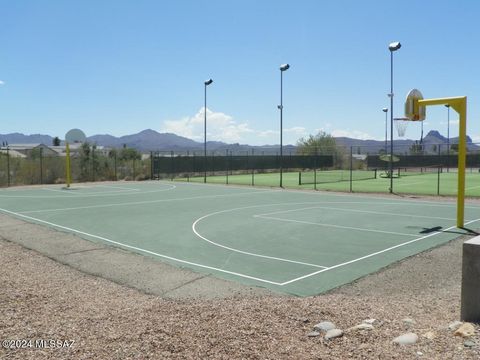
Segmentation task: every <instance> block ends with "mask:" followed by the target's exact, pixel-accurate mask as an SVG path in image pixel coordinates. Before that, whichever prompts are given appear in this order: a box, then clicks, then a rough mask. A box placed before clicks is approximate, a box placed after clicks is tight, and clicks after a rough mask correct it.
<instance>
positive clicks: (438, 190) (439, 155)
mask: <svg viewBox="0 0 480 360" xmlns="http://www.w3.org/2000/svg"><path fill="white" fill-rule="evenodd" d="M441 146H442V145H441V144H438V159H439V160H440V159H441V157H442V155H441V153H440V147H441ZM447 161H448V160H447ZM441 169H442V166H441V164H440V161H439V164H438V169H437V170H438V171H437V195H440V170H441Z"/></svg>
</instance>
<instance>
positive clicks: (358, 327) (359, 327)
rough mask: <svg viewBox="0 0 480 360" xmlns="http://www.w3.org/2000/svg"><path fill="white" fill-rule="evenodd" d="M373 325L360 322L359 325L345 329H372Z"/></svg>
mask: <svg viewBox="0 0 480 360" xmlns="http://www.w3.org/2000/svg"><path fill="white" fill-rule="evenodd" d="M373 329H374V327H373V325H372V324H365V323H362V324H359V325H355V326H353V327H351V328H348V329H347V331H355V330H373Z"/></svg>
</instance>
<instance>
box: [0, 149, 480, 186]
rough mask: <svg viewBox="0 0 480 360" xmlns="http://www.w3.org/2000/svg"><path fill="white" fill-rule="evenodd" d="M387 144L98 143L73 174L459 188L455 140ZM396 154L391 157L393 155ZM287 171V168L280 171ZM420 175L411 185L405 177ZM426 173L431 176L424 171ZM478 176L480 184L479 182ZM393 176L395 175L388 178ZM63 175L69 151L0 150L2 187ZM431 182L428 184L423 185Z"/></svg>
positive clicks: (479, 157)
mask: <svg viewBox="0 0 480 360" xmlns="http://www.w3.org/2000/svg"><path fill="white" fill-rule="evenodd" d="M388 145H389V144H386V146H381V145H380V146H379V145H372V146H363V145H361V146H342V145H337V146H335V147H312V148H308V149H303V150H302V151H300V150H299V149H298V148H295V147H291V146H289V147H285V148H284V151H283V154H282V156H280V154H279V151H278V150H279V149H278V147H272V148H271V149H265V148H262V150H257V149H254V150H252V149H248V150H244V149H240V150H239V149H236V150H232V149H221V150H216V151H208V153H207V156H205V154H204V152H203V151H201V150H198V151H187V150H181V151H155V152H150V153H146V154H143V155H142V157H141V158H140V157H138V158H132V159H125V158H121V157H120V156H117V151H112V152H108V151H105V150H103V151H95V149H93V148H92V151H91V152H90V153H89V154H87V155H85V154H84V156H78V155H75V154H74V155H73V156H72V161H71V162H72V178H73V181H74V182H85V181H105V180H109V181H115V180H145V179H168V180H180V181H197V182H209V183H224V184H240V185H260V186H270V187H278V186H280V184H282V186H283V187H293V188H302V189H309V188H311V189H319V190H332V191H357V192H385V193H388V192H390V185H391V184H390V183H392V184H393V189H394V192H399V193H422V194H429V195H454V194H455V191H456V187H455V183H456V177H457V166H458V165H457V162H458V158H457V157H458V152H457V150H458V146H457V145H456V144H449V145H447V144H428V145H425V144H418V143H413V144H412V143H410V144H401V143H397V142H396V143H394V152H393V154H390V153H389V151H390V148H389V146H388ZM390 160H391V161H390ZM466 160H467V161H466V163H467V195H469V191H470V190H469V189H478V195H477V193H476V192H475V191H477V190H472V191H471V193H470V195H471V196H480V145H477V144H473V143H468V152H467V159H466ZM280 174H281V175H280ZM420 175H421V176H422V177H421V178H419V179H418V180H415V181H414V183H413V185H412V186H410V185H409V184H407V182H406V179H408V178H412V179H415V178H414V176H420ZM424 175H426V176H424ZM477 177H478V184H477V182H476V181H477ZM389 179H392V180H391V181H389ZM64 182H65V157H64V156H54V155H51V154H49V155H46V154H42V152H40V153H35V154H26V155H25V156H22V157H19V156H13V155H12V154H11V153H9V151H8V148H7V149H5V148H2V149H1V151H0V187H8V186H17V185H31V184H54V183H59V184H62V183H64ZM422 183H425V184H427V185H425V186H424V188H421V187H422V186H423V185H422Z"/></svg>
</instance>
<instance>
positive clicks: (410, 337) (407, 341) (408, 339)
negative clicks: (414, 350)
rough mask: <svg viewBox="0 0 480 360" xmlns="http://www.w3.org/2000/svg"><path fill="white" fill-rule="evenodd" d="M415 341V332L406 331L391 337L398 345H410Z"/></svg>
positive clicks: (416, 339) (416, 338) (416, 337)
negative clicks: (393, 337)
mask: <svg viewBox="0 0 480 360" xmlns="http://www.w3.org/2000/svg"><path fill="white" fill-rule="evenodd" d="M417 341H418V335H417V334H415V333H406V334H403V335H400V336H398V337H396V338H395V339H393V342H394V343H395V344H399V345H412V344H415V343H416V342H417Z"/></svg>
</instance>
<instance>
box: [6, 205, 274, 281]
mask: <svg viewBox="0 0 480 360" xmlns="http://www.w3.org/2000/svg"><path fill="white" fill-rule="evenodd" d="M0 211H3V212H5V213H7V214H11V215H14V216H18V217H21V218H24V219H28V220H32V221H36V222H39V223H42V224H46V225H50V226H53V227H56V228H59V229H63V230H67V231H70V232H74V233H77V234H81V235H85V236H89V237H92V238H95V239H99V240H102V241H106V242H109V243H111V244H115V245H119V246H121V247H125V248H127V249H132V250H136V251H141V252H144V253H146V254H150V255H155V256H158V257H161V258H164V259H169V260H173V261H177V262H179V263H182V264H188V265H193V266H198V267H201V268H204V269H209V270H215V271H219V272H223V273H226V274H230V275H236V276H240V277H243V278H246V279H251V280H256V281H260V282H264V283H268V284H273V285H279V286H281V285H282V284H281V283H279V282H275V281H270V280H265V279H261V278H257V277H254V276H250V275H245V274H240V273H237V272H233V271H228V270H223V269H219V268H216V267H213V266H208V265H202V264H198V263H194V262H191V261H186V260H182V259H178V258H175V257H172V256H168V255H164V254H160V253H156V252H153V251H150V250H146V249H142V248H139V247H136V246H131V245H127V244H123V243H121V242H118V241H114V240H110V239H107V238H105V237H103V236H98V235H94V234H90V233H87V232H84V231H80V230H76V229H73V228H69V227H66V226H62V225H58V224H55V223H52V222H49V221H45V220H40V219H37V218H34V217H31V216H27V215H22V214H20V213H16V212H13V211H10V210H6V209H2V208H0Z"/></svg>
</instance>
